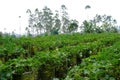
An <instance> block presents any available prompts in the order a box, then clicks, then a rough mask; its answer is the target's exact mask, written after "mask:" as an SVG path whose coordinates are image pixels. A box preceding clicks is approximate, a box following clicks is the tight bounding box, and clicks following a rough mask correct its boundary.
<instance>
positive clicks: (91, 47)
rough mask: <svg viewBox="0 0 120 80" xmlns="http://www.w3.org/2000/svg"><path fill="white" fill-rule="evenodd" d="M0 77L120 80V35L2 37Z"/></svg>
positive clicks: (5, 79) (17, 79) (2, 79)
mask: <svg viewBox="0 0 120 80" xmlns="http://www.w3.org/2000/svg"><path fill="white" fill-rule="evenodd" d="M0 80H120V34H119V33H100V34H97V33H92V34H79V33H74V34H59V35H50V36H36V37H25V36H22V37H19V38H14V37H12V36H1V37H0Z"/></svg>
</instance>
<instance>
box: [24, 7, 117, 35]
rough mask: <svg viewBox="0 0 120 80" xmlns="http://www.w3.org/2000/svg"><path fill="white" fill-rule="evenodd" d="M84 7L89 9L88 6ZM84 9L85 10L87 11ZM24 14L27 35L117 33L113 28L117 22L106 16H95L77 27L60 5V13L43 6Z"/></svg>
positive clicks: (76, 22)
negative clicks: (25, 16) (26, 16)
mask: <svg viewBox="0 0 120 80" xmlns="http://www.w3.org/2000/svg"><path fill="white" fill-rule="evenodd" d="M86 7H87V8H88V7H89V8H91V7H90V6H89V5H87V6H86ZM86 7H85V9H87V8H86ZM26 13H27V14H28V15H29V20H28V21H29V25H28V27H26V31H27V33H28V35H41V34H47V35H50V34H60V33H75V32H81V33H102V32H117V31H118V30H117V28H116V26H115V25H116V23H117V21H116V20H115V19H113V18H112V16H107V15H98V14H97V15H96V16H95V17H94V18H93V19H92V20H85V21H83V23H82V25H80V26H79V22H78V21H77V20H76V19H70V18H69V14H68V12H67V7H66V6H65V5H61V12H59V11H58V10H55V13H53V12H52V10H51V9H50V8H48V7H47V6H45V7H44V8H43V9H42V10H39V9H38V8H36V9H35V10H34V12H32V11H31V10H30V9H28V10H27V11H26ZM60 14H61V15H60ZM79 29H80V30H79Z"/></svg>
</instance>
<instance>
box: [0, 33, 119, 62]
mask: <svg viewBox="0 0 120 80" xmlns="http://www.w3.org/2000/svg"><path fill="white" fill-rule="evenodd" d="M109 37H110V38H111V37H112V38H113V39H114V38H117V34H104V35H103V34H83V35H80V34H71V35H70V34H68V35H59V36H58V35H57V36H40V37H35V38H30V37H27V38H26V37H21V38H9V37H8V38H4V37H3V38H2V39H1V40H0V43H1V44H0V59H1V60H2V61H3V62H6V61H8V60H9V59H15V58H17V57H19V56H21V57H23V58H28V57H32V56H33V55H34V54H35V53H36V52H42V51H53V50H55V49H56V48H62V47H67V46H77V45H79V44H83V45H84V44H86V43H89V42H94V41H97V40H100V39H103V41H104V39H105V38H109ZM105 40H109V39H105Z"/></svg>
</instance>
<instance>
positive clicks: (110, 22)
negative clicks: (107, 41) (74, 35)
mask: <svg viewBox="0 0 120 80" xmlns="http://www.w3.org/2000/svg"><path fill="white" fill-rule="evenodd" d="M116 23H117V21H116V20H115V19H113V18H112V16H107V15H96V16H95V17H94V18H93V20H89V21H86V20H85V21H84V22H83V24H82V29H83V32H86V33H93V32H94V33H102V32H117V28H116V26H115V25H116Z"/></svg>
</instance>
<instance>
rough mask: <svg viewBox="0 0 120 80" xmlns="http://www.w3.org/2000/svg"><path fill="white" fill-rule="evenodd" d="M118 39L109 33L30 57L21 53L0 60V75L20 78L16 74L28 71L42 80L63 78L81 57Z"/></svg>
mask: <svg viewBox="0 0 120 80" xmlns="http://www.w3.org/2000/svg"><path fill="white" fill-rule="evenodd" d="M118 39H120V38H119V36H114V35H113V36H111V35H109V36H106V37H103V38H102V37H101V38H99V39H98V40H96V41H94V42H87V43H79V44H76V45H69V46H63V47H61V48H58V47H56V48H55V49H54V50H52V51H51V50H45V51H40V52H39V51H38V52H35V53H34V55H33V56H32V57H31V56H29V57H27V58H24V57H23V56H24V55H23V56H19V57H17V58H14V59H9V60H8V61H7V62H5V63H2V62H0V64H1V66H0V75H1V78H6V79H7V78H10V79H12V78H13V80H21V79H20V78H22V77H18V76H21V75H22V74H23V73H26V72H30V73H31V75H33V76H34V78H39V79H42V80H51V79H53V78H55V77H56V78H64V77H65V76H66V73H67V72H68V70H69V69H70V68H72V67H73V66H74V65H78V64H80V63H81V62H82V59H83V58H87V57H89V56H91V55H94V54H97V53H98V52H99V51H101V50H102V48H105V47H107V46H111V45H113V44H114V43H115V42H116V41H117V40H118ZM20 54H21V53H20ZM5 72H6V73H5ZM3 73H4V74H3ZM36 75H37V76H36ZM14 76H16V78H17V79H15V77H14Z"/></svg>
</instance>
